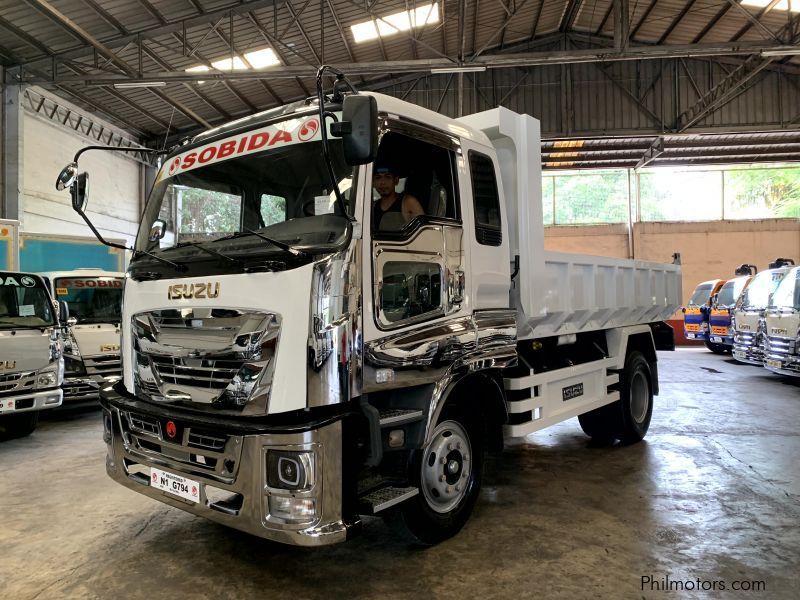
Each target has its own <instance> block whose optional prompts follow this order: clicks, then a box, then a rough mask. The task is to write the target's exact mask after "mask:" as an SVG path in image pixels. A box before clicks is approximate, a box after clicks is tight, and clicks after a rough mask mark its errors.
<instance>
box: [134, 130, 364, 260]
mask: <svg viewBox="0 0 800 600" xmlns="http://www.w3.org/2000/svg"><path fill="white" fill-rule="evenodd" d="M329 148H330V154H331V161H332V163H333V170H334V174H335V177H336V179H337V181H338V182H339V188H340V190H341V191H342V194H343V195H344V197H345V204H346V207H347V211H348V213H350V214H352V213H353V203H354V197H355V194H354V186H353V172H354V171H353V167H351V166H348V165H347V164H346V163H345V161H344V157H343V155H342V143H341V140H339V139H337V138H332V139H330V144H329ZM158 219H162V220H163V221H165V222H166V228H165V229H164V232H163V233H164V235H163V237H161V239H158V236H156V235H153V234H152V233H151V230H152V229H153V226H154V223H156V221H157V220H158ZM347 224H348V219H347V218H346V216H345V215H343V214H342V211H341V209H340V207H339V206H338V205H337V204H336V197H335V193H334V192H333V189H332V186H331V183H330V178H329V175H328V170H327V165H326V163H325V159H324V157H323V153H322V142H321V141H320V132H319V125H318V119H317V118H316V117H313V116H306V117H302V118H293V119H289V120H285V121H281V122H278V123H275V124H273V125H269V126H265V127H262V128H260V129H255V130H250V131H248V132H246V133H240V134H237V135H235V136H232V137H229V138H224V139H221V140H219V141H216V142H211V143H208V144H206V145H204V146H198V147H196V148H194V149H192V150H187V151H185V152H183V153H181V154H178V155H177V156H174V157H173V158H171V159H169V160H168V162H167V164H165V165H164V167H163V168H162V171H161V173H160V175H159V178H158V179H157V182H156V185H155V187H154V188H153V192H152V194H151V196H150V199H149V201H148V204H147V208H146V209H145V214H144V218H143V219H142V224H141V227H140V230H139V234H138V236H137V241H136V249H137V250H146V251H149V252H153V253H155V254H157V255H163V257H164V258H165V259H168V260H171V261H179V262H183V261H193V260H195V259H197V260H214V261H219V260H220V257H219V256H218V255H217V256H216V257H215V256H214V255H213V254H209V253H208V252H202V249H204V248H206V249H209V250H212V251H214V252H218V253H224V254H225V255H226V256H230V257H232V258H234V259H236V260H249V259H251V258H254V257H253V255H254V254H255V255H259V254H263V253H270V254H273V255H274V254H276V253H284V254H285V253H286V249H285V246H284V249H283V250H281V249H280V248H279V247H276V246H275V245H273V244H271V243H270V242H268V241H266V240H264V239H263V238H260V237H258V236H256V235H253V234H252V233H250V232H251V231H256V232H258V233H260V234H261V235H263V236H266V237H268V238H271V239H273V240H276V241H278V242H279V243H281V242H282V243H283V244H288V245H290V246H292V247H293V248H299V249H305V250H310V249H319V250H320V251H325V250H332V249H333V248H335V247H336V246H338V245H339V244H341V242H342V241H343V240H344V236H345V234H346V231H347ZM198 245H200V246H202V248H195V247H193V246H198ZM184 246H188V247H187V248H186V249H185V250H183V251H182V252H181V251H175V252H171V251H170V250H172V249H173V248H180V247H184ZM198 250H201V251H198ZM138 258H139V259H143V260H148V258H147V257H146V256H141V255H140V256H139V257H138ZM256 258H257V256H256Z"/></svg>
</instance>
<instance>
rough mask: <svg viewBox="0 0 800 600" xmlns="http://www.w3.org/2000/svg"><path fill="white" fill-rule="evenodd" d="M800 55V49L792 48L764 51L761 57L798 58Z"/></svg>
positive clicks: (799, 0)
mask: <svg viewBox="0 0 800 600" xmlns="http://www.w3.org/2000/svg"><path fill="white" fill-rule="evenodd" d="M798 2H800V0H798ZM798 55H800V48H798V47H792V48H786V50H763V51H762V52H761V56H798Z"/></svg>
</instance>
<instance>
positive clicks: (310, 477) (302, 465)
mask: <svg viewBox="0 0 800 600" xmlns="http://www.w3.org/2000/svg"><path fill="white" fill-rule="evenodd" d="M267 485H268V486H269V487H271V488H277V489H281V490H295V491H297V490H307V489H310V488H311V487H312V486H313V485H314V453H313V452H311V451H308V452H289V451H286V450H270V451H269V453H268V454H267Z"/></svg>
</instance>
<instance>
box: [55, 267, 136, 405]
mask: <svg viewBox="0 0 800 600" xmlns="http://www.w3.org/2000/svg"><path fill="white" fill-rule="evenodd" d="M42 275H43V277H44V278H45V281H46V282H48V284H49V286H50V290H51V293H52V294H53V297H54V298H56V299H57V300H59V301H63V302H66V304H67V306H68V307H69V315H70V318H69V320H68V323H67V326H68V327H67V329H66V331H65V339H64V376H65V380H64V388H63V389H64V405H70V404H75V403H80V402H86V401H97V400H99V397H100V388H101V387H104V386H106V385H108V384H112V383H116V382H117V381H119V380H120V379H121V377H122V371H121V368H120V360H119V336H120V323H121V318H122V315H121V311H122V288H123V284H124V282H125V279H124V277H125V274H124V273H116V272H109V271H103V270H101V269H78V270H74V271H52V272H49V273H42Z"/></svg>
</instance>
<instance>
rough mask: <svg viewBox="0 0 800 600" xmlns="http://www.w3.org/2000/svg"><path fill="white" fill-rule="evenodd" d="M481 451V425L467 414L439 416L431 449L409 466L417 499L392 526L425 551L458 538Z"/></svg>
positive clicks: (475, 488)
mask: <svg viewBox="0 0 800 600" xmlns="http://www.w3.org/2000/svg"><path fill="white" fill-rule="evenodd" d="M484 450H485V435H484V432H483V425H482V424H481V422H480V421H479V420H477V419H475V418H470V417H469V416H468V414H467V413H466V412H465V411H459V410H449V411H447V414H446V415H445V414H443V415H442V417H441V418H440V420H439V423H438V424H437V425H436V427H435V428H434V430H433V432H432V434H431V441H430V443H428V444H427V445H426V446H425V448H423V449H422V450H420V451H417V452H415V453H414V455H413V456H412V458H411V460H410V467H409V476H410V477H409V479H410V480H411V483H412V484H414V485H416V486H418V487H419V494H417V495H416V496H415V497H413V498H411V499H410V500H407V501H406V502H404V503H403V504H401V505H400V506H399V508H398V510H397V512H396V513H394V514H393V515H391V517H390V524H392V525H393V526H394V527H395V528H397V529H399V530H400V532H401V533H402V534H405V536H406V537H409V538H410V539H411V541H412V542H415V543H418V544H421V545H424V546H432V545H434V544H438V543H439V542H442V541H444V540H446V539H448V538H450V537H452V536H454V535H455V534H456V533H458V532H459V531H460V530H461V528H462V527H463V526H464V524H465V523H466V522H467V519H469V516H470V514H471V513H472V509H473V507H474V506H475V502H476V501H477V499H478V495H479V493H480V488H481V481H482V477H483V458H484ZM442 460H444V462H442Z"/></svg>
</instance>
